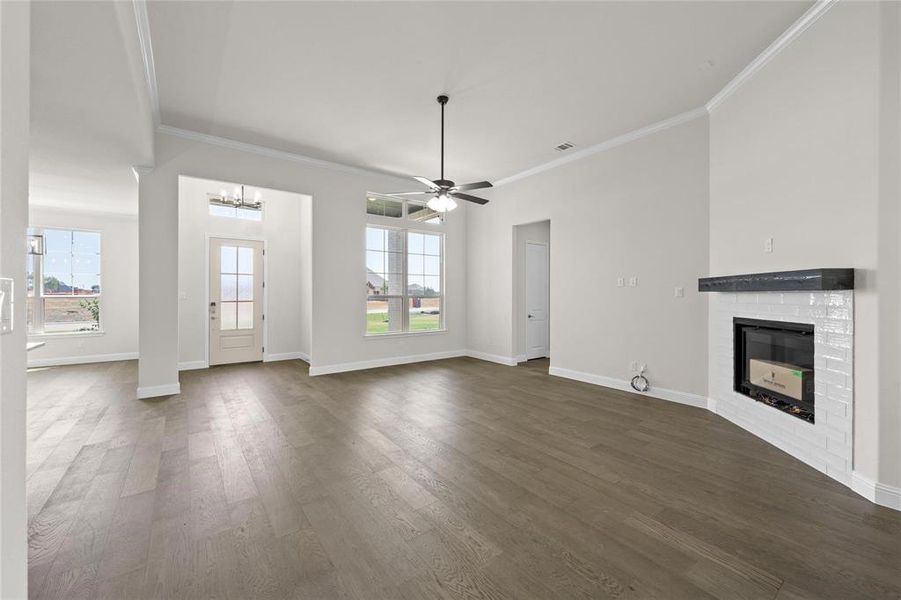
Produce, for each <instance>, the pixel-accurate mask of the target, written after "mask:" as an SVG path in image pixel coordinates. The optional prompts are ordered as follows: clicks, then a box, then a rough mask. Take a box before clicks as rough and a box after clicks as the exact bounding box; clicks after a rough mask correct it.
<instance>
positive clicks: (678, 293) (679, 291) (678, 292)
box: [673, 286, 685, 298]
mask: <svg viewBox="0 0 901 600" xmlns="http://www.w3.org/2000/svg"><path fill="white" fill-rule="evenodd" d="M673 295H674V296H675V297H676V298H684V297H685V288H684V287H682V286H676V288H675V289H674V290H673Z"/></svg>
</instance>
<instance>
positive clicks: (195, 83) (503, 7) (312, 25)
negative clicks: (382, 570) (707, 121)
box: [148, 1, 811, 181]
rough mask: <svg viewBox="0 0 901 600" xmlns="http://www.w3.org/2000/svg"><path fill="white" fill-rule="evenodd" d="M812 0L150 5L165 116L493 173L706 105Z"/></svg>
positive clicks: (342, 155) (314, 147)
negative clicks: (443, 125)
mask: <svg viewBox="0 0 901 600" xmlns="http://www.w3.org/2000/svg"><path fill="white" fill-rule="evenodd" d="M810 5H811V2H808V1H804V2H599V3H559V2H547V3H522V4H520V3H505V2H500V3H481V2H465V3H440V2H439V3H407V2H401V3H344V2H341V3H332V2H327V3H318V2H297V3H289V2H150V3H148V13H149V20H150V32H151V39H152V45H153V54H154V61H155V65H156V77H157V82H158V86H159V95H160V106H161V117H162V122H163V123H164V124H167V125H170V126H174V127H179V128H184V129H190V130H194V131H201V132H204V133H210V134H214V135H219V136H222V137H227V138H231V139H235V140H240V141H244V142H250V143H255V144H260V145H264V146H269V147H273V148H277V149H281V150H287V151H292V152H298V153H301V154H306V155H309V156H314V157H317V158H322V159H326V160H332V161H337V162H342V163H347V164H353V165H358V166H364V167H368V168H373V169H378V170H383V171H388V172H395V173H399V174H410V175H423V176H426V177H430V178H434V177H435V176H437V175H436V173H435V172H436V171H437V168H438V164H437V152H436V150H437V148H438V143H439V142H438V140H439V131H438V114H439V113H438V105H437V103H436V102H435V96H436V95H437V94H438V93H440V92H447V93H449V95H450V97H451V100H450V103H449V105H448V107H447V124H448V138H447V153H448V154H447V170H448V173H449V175H450V177H451V178H452V179H455V180H458V181H464V180H476V179H486V178H487V179H499V178H502V177H505V176H508V175H511V174H514V173H517V172H519V171H522V170H525V169H528V168H530V167H533V166H535V165H537V164H542V163H544V162H547V161H549V160H553V159H554V158H557V157H558V156H559V154H558V153H556V152H555V151H554V149H553V148H554V146H556V145H557V144H559V143H560V141H561V140H567V141H571V142H573V143H574V144H576V145H577V146H579V147H585V146H590V145H592V144H596V143H599V142H602V141H604V140H607V139H610V138H612V137H615V136H617V135H620V134H623V133H626V132H628V131H631V130H634V129H637V128H639V127H643V126H645V125H648V124H650V123H653V122H656V121H659V120H662V119H666V118H669V117H672V116H674V115H676V114H679V113H681V112H684V111H687V110H691V109H694V108H697V107H698V106H701V105H703V104H704V103H705V102H706V101H707V100H709V99H710V98H711V97H712V96H713V95H714V94H716V93H717V92H718V91H719V90H720V89H721V88H722V87H723V85H725V84H726V83H727V82H728V81H729V80H730V79H731V78H732V77H734V76H735V75H736V74H737V73H738V72H739V71H740V70H741V69H742V68H744V67H745V66H746V65H747V64H748V63H749V62H750V61H751V60H753V59H754V58H755V57H756V56H757V54H759V53H760V52H761V51H762V50H763V49H765V48H766V47H767V46H768V45H769V44H770V43H771V42H772V41H773V40H774V39H776V38H777V37H778V36H779V34H781V33H782V32H783V31H785V29H787V28H788V27H789V26H790V25H791V24H792V23H793V22H794V21H795V20H796V19H797V18H798V17H799V16H800V15H801V14H803V12H804V11H805V10H806V9H807V8H809V7H810Z"/></svg>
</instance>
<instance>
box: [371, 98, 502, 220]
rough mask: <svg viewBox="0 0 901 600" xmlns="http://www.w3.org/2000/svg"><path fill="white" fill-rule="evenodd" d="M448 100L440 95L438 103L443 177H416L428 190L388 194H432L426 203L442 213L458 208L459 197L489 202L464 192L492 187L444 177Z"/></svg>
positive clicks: (469, 200) (476, 202)
mask: <svg viewBox="0 0 901 600" xmlns="http://www.w3.org/2000/svg"><path fill="white" fill-rule="evenodd" d="M448 100H449V98H448V97H447V96H445V95H444V94H442V95H441V96H438V104H440V105H441V177H440V178H439V179H435V180H434V181H432V180H430V179H426V178H425V177H414V178H413V179H415V180H416V181H418V182H419V183H421V184H423V185H425V186H426V187H428V188H429V190H428V191H426V192H423V191H419V192H393V193H391V194H388V195H389V196H432V197H431V198H430V199H429V201H428V202H427V203H426V204H427V206H428V207H429V208H431V209H432V210H434V211H435V212H438V213H441V214H444V213H447V212H450V211H452V210H454V209H455V208H457V199H459V200H466V201H467V202H473V203H475V204H488V200H485V199H484V198H479V197H478V196H471V195H469V194H464V193H463V192H464V191H468V190H480V189H482V188H490V187H491V183H489V182H487V181H476V182H473V183H464V184H461V185H457V184H456V183H454V182H453V181H451V180H449V179H445V178H444V105H445V104H447V101H448Z"/></svg>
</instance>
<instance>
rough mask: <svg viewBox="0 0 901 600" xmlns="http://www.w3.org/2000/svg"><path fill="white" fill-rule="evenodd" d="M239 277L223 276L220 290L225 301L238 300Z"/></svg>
mask: <svg viewBox="0 0 901 600" xmlns="http://www.w3.org/2000/svg"><path fill="white" fill-rule="evenodd" d="M237 277H238V276H237V275H231V274H225V275H221V276H220V278H221V280H222V283H221V287H220V288H219V289H220V292H219V293H220V295H221V299H222V300H224V301H228V300H237V299H238V279H237Z"/></svg>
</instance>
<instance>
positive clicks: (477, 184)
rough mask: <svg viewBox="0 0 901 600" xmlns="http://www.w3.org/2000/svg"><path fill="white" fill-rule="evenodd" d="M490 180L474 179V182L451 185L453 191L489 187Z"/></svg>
mask: <svg viewBox="0 0 901 600" xmlns="http://www.w3.org/2000/svg"><path fill="white" fill-rule="evenodd" d="M490 187H492V186H491V182H490V181H476V182H475V183H463V184H461V185H456V186H454V187H453V190H454V191H461V192H465V191H467V190H480V189H482V188H490Z"/></svg>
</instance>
